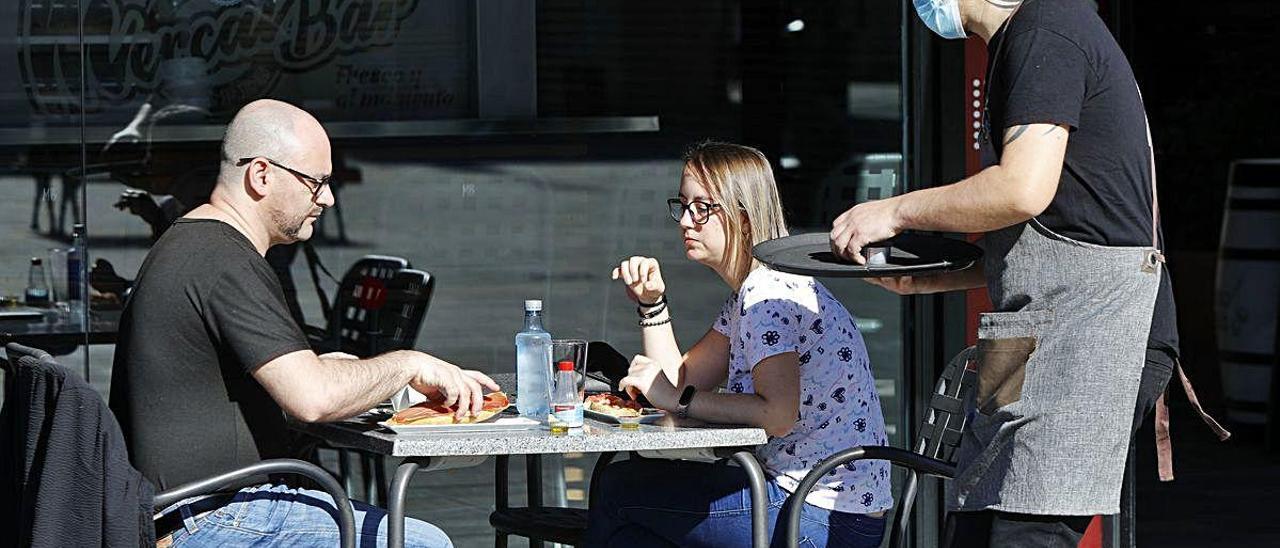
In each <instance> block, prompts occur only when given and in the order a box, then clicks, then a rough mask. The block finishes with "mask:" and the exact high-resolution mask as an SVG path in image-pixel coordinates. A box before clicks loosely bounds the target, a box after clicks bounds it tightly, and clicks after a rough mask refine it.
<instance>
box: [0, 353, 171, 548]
mask: <svg viewBox="0 0 1280 548" xmlns="http://www.w3.org/2000/svg"><path fill="white" fill-rule="evenodd" d="M5 352H6V353H7V358H8V361H9V363H10V366H9V372H10V376H12V377H13V382H12V383H6V385H7V386H6V389H7V390H8V392H7V393H6V394H5V404H4V405H5V410H4V412H3V414H4V417H5V418H4V422H3V425H4V428H3V436H2V437H3V439H4V442H3V443H4V444H6V445H8V444H10V443H12V444H13V447H15V448H21V452H18V451H16V450H15V451H12V452H10V451H6V455H5V456H4V458H3V459H2V460H3V461H4V467H5V470H4V472H5V474H4V475H5V478H4V481H5V482H6V484H5V485H4V486H3V487H4V489H5V496H4V497H0V498H4V499H6V500H5V501H4V502H3V503H0V512H3V515H2V516H0V518H3V520H4V523H9V524H11V525H12V527H2V526H0V530H6V529H8V530H9V531H8V532H6V534H11V535H12V536H11V537H9V539H12V540H15V541H16V543H17V545H24V546H25V545H32V544H34V545H38V546H73V545H81V546H83V545H103V546H107V545H125V544H130V543H134V544H136V543H137V542H138V540H139V538H140V535H143V534H144V532H145V533H146V534H148V535H149V534H151V533H150V531H149V529H145V528H144V527H143V523H145V522H144V521H142V517H143V513H142V510H141V508H143V505H147V504H150V502H151V498H152V488H151V485H150V484H149V483H147V481H146V480H145V479H143V478H142V475H141V474H140V473H138V472H137V470H135V469H133V467H132V465H131V464H130V463H129V458H128V455H127V454H126V453H125V452H124V451H123V450H122V448H123V447H124V437H123V435H122V433H121V431H120V425H119V424H118V423H117V422H116V421H115V418H114V416H113V415H112V414H111V410H110V409H108V408H107V404H106V402H105V401H103V399H102V397H101V396H99V395H98V394H97V393H96V392H94V390H93V388H92V387H90V386H89V384H88V383H87V382H85V380H84V379H83V378H81V377H80V376H79V375H77V374H76V373H75V372H73V371H71V370H70V369H67V368H66V367H65V366H63V365H61V364H59V363H58V362H57V361H56V360H54V358H53V357H52V356H50V355H49V354H48V353H46V352H44V351H42V350H39V349H35V348H31V347H27V346H23V345H20V344H14V343H10V344H8V345H6V346H5ZM95 431H96V436H97V438H96V440H95V439H94V438H89V439H86V438H85V436H93V435H95ZM86 463H92V464H89V465H86ZM68 515H75V516H76V519H74V520H70V521H69V520H67V516H68ZM144 529H145V531H144ZM0 544H3V542H0Z"/></svg>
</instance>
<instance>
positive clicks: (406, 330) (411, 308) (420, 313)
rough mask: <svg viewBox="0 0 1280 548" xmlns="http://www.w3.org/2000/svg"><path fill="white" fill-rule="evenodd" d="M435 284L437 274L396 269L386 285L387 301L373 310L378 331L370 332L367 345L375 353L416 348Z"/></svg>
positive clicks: (410, 269) (409, 269)
mask: <svg viewBox="0 0 1280 548" xmlns="http://www.w3.org/2000/svg"><path fill="white" fill-rule="evenodd" d="M435 287H436V279H435V277H434V276H432V275H431V274H428V273H427V272H424V271H422V270H414V269H412V268H406V269H403V270H401V271H399V272H396V275H395V276H393V277H392V278H391V282H390V283H388V284H387V302H386V304H384V305H383V306H382V309H380V310H377V311H374V312H373V315H374V316H375V323H376V324H377V326H378V329H377V331H374V332H372V333H369V338H370V340H369V341H368V346H369V347H370V348H371V349H372V351H373V354H375V355H376V354H381V353H383V352H388V351H391V350H408V349H411V348H413V345H414V343H416V342H417V340H418V332H419V331H421V330H422V320H423V319H424V318H426V316H427V308H429V307H430V306H431V294H432V293H433V292H434V291H435Z"/></svg>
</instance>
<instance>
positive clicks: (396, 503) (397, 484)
mask: <svg viewBox="0 0 1280 548" xmlns="http://www.w3.org/2000/svg"><path fill="white" fill-rule="evenodd" d="M430 462H431V459H430V458H428V457H421V458H411V459H405V460H404V462H403V463H401V464H400V466H399V467H398V468H396V475H395V478H394V479H392V480H391V492H390V493H388V497H387V498H388V502H389V503H390V504H388V507H387V547H388V548H404V503H405V497H406V495H408V492H409V479H410V478H412V477H413V473H414V472H417V471H418V467H420V466H426V465H427V464H429V463H430Z"/></svg>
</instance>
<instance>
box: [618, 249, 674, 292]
mask: <svg viewBox="0 0 1280 548" xmlns="http://www.w3.org/2000/svg"><path fill="white" fill-rule="evenodd" d="M611 278H613V279H615V280H617V279H619V278H621V279H622V282H623V283H624V284H626V286H627V297H628V298H630V299H631V300H632V301H635V302H636V303H637V304H639V303H655V302H658V299H659V298H661V297H662V294H663V293H666V291H667V284H666V283H665V282H663V281H662V271H661V270H660V269H659V268H658V260H657V259H654V258H651V257H640V256H636V257H632V258H630V259H627V260H625V261H622V263H621V264H619V265H618V268H615V269H613V274H612V275H611Z"/></svg>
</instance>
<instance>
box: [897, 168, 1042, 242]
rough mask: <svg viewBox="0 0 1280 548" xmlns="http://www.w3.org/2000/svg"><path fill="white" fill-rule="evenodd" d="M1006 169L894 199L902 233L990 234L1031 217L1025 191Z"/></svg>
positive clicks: (1032, 213) (985, 171)
mask: <svg viewBox="0 0 1280 548" xmlns="http://www.w3.org/2000/svg"><path fill="white" fill-rule="evenodd" d="M1011 179H1012V177H1010V176H1009V173H1008V170H1007V169H1005V168H1002V167H1001V166H999V165H994V166H991V167H988V168H986V169H984V170H982V171H980V172H978V173H976V174H974V175H973V176H971V177H967V178H965V179H962V180H960V181H959V182H956V183H953V184H949V185H946V186H940V187H934V188H927V189H923V190H917V191H915V192H909V193H907V194H903V195H901V196H897V197H895V198H891V199H893V200H898V202H899V203H898V204H897V208H898V217H899V220H900V225H901V228H902V229H904V230H911V229H914V230H936V231H942V232H969V233H978V232H991V231H993V230H999V229H1001V228H1004V227H1007V226H1011V225H1015V224H1017V223H1020V222H1023V221H1026V220H1028V219H1030V218H1032V217H1034V216H1035V215H1036V214H1037V212H1032V211H1029V208H1028V207H1026V204H1027V203H1028V202H1029V200H1028V199H1027V197H1026V196H1025V195H1024V194H1023V193H1024V192H1025V189H1023V188H1020V187H1021V186H1023V185H1020V184H1018V181H1015V180H1011Z"/></svg>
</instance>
